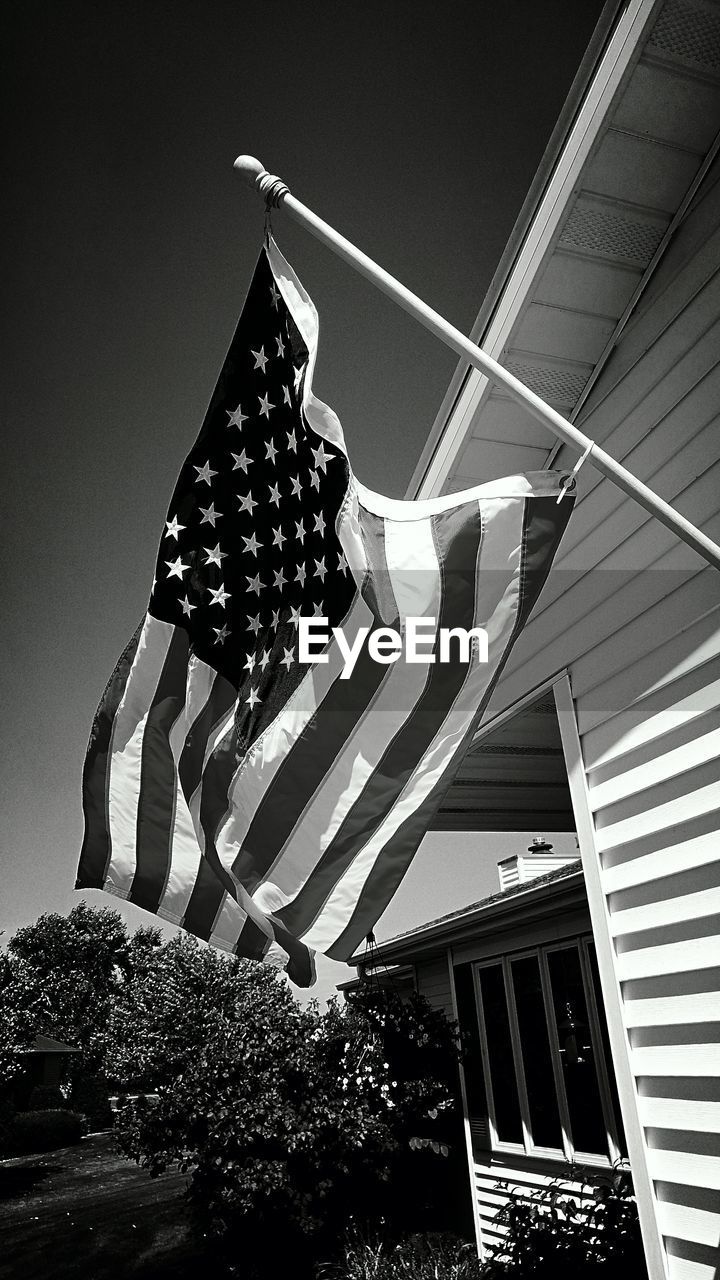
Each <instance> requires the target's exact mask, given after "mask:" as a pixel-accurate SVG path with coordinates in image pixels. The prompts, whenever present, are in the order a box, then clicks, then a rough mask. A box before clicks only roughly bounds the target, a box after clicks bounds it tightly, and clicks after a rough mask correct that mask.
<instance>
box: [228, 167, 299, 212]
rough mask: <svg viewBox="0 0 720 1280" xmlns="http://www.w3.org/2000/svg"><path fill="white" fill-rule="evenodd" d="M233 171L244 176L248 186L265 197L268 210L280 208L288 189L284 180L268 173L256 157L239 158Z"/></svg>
mask: <svg viewBox="0 0 720 1280" xmlns="http://www.w3.org/2000/svg"><path fill="white" fill-rule="evenodd" d="M233 169H235V171H236V173H239V174H241V175H242V177H243V178H244V179H245V181H246V182H247V184H248V186H250V187H254V188H255V190H256V191H259V193H260V195H261V196H264V198H265V203H266V205H267V207H268V209H278V208H279V207H280V205H281V204H282V202H283V200H284V199H285V196H286V195H287V194H288V189H287V187H286V186H285V183H284V182H283V181H282V179H281V178H277V177H276V176H275V174H274V173H268V172H267V169H265V168H264V167H263V165H261V163H260V161H259V160H256V159H255V156H238V158H237V160H236V161H235V163H234V165H233Z"/></svg>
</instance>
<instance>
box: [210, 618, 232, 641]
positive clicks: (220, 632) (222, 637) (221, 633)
mask: <svg viewBox="0 0 720 1280" xmlns="http://www.w3.org/2000/svg"><path fill="white" fill-rule="evenodd" d="M213 631H214V632H215V635H216V636H217V640H216V641H215V644H224V643H225V641H226V640H227V638H228V636H229V635H230V628H229V626H228V624H227V622H224V623H223V625H222V626H221V627H213Z"/></svg>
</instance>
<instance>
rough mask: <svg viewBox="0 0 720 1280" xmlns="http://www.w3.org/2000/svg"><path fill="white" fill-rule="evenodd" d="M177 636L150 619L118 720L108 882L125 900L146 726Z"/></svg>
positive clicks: (112, 760)
mask: <svg viewBox="0 0 720 1280" xmlns="http://www.w3.org/2000/svg"><path fill="white" fill-rule="evenodd" d="M174 632H175V628H174V627H173V626H171V625H170V624H169V623H167V622H161V621H160V620H159V619H157V618H153V617H151V616H150V614H147V615H146V617H145V622H144V624H143V629H142V633H141V635H140V639H139V641H138V647H137V652H136V654H135V661H134V662H133V665H132V668H131V671H130V674H129V676H128V681H127V684H126V686H125V692H124V694H123V698H122V701H121V703H120V706H119V707H118V711H117V715H116V717H115V724H114V728H113V737H112V742H111V745H110V771H109V782H108V811H109V816H110V832H111V853H110V862H109V865H108V869H107V879H108V880H109V881H110V883H111V885H112V888H113V892H115V893H119V894H120V896H122V897H127V896H128V894H129V893H130V890H131V886H132V882H133V877H134V875H135V867H136V837H137V817H138V807H139V801H140V778H141V771H142V746H143V738H144V735H145V724H146V721H147V716H148V713H149V711H150V708H151V706H152V703H153V698H154V696H155V690H156V689H157V685H158V681H159V680H160V677H161V675H162V671H163V667H164V665H165V659H166V657H167V653H168V650H169V648H170V645H171V643H172V639H173V635H174Z"/></svg>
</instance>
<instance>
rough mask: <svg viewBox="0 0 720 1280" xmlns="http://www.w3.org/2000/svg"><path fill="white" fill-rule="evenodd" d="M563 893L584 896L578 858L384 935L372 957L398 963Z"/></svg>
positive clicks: (358, 960) (359, 959) (354, 959)
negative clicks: (439, 914)
mask: <svg viewBox="0 0 720 1280" xmlns="http://www.w3.org/2000/svg"><path fill="white" fill-rule="evenodd" d="M563 895H567V896H568V897H569V898H571V899H575V898H577V897H578V896H580V897H585V877H584V874H583V869H582V864H581V862H580V861H579V860H578V861H577V862H573V863H569V864H568V865H567V866H565V867H560V868H558V870H556V871H551V872H549V873H548V874H547V875H545V876H539V877H538V878H537V879H536V880H529V881H527V882H526V883H525V884H522V885H515V886H513V887H512V888H511V889H507V890H505V892H504V893H499V894H493V895H492V896H491V897H489V898H484V899H482V900H481V901H480V902H475V903H472V904H471V905H470V906H468V907H465V908H462V909H461V910H460V911H454V912H451V913H450V914H449V915H446V916H441V917H440V919H438V920H431V921H429V923H427V924H422V925H418V926H417V927H416V928H414V929H410V930H408V932H407V933H400V934H397V935H396V936H395V937H394V938H388V940H387V941H386V942H379V943H377V944H376V945H375V946H374V948H373V959H374V960H375V959H377V960H379V961H381V962H383V963H386V962H388V961H389V962H390V963H393V964H396V963H401V962H402V960H403V959H409V958H410V956H411V955H416V954H417V953H418V952H419V951H427V950H429V949H432V950H436V949H437V948H438V947H443V946H446V945H448V944H449V943H451V942H455V941H457V940H458V937H459V935H462V934H464V933H466V932H468V931H472V930H474V929H476V928H477V927H478V925H480V924H482V925H483V927H484V926H485V923H486V922H487V921H492V922H493V925H494V923H495V921H496V919H497V918H499V917H502V916H507V915H511V914H513V913H515V914H518V915H522V914H524V913H525V912H526V911H530V912H533V911H534V909H535V908H536V906H538V905H542V904H543V903H544V902H545V900H546V899H547V898H552V897H560V896H563ZM363 959H364V956H363V955H362V954H357V953H356V954H355V955H352V956H351V957H350V959H349V960H348V961H347V963H348V964H351V965H359V964H362V963H363Z"/></svg>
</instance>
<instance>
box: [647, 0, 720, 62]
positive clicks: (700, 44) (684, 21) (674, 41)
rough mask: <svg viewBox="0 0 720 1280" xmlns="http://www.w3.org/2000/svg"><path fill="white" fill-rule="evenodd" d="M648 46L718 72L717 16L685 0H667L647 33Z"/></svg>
mask: <svg viewBox="0 0 720 1280" xmlns="http://www.w3.org/2000/svg"><path fill="white" fill-rule="evenodd" d="M648 48H649V49H650V50H652V49H657V50H658V52H660V53H662V54H665V55H666V56H669V57H673V58H682V60H683V61H684V62H694V63H696V64H697V65H698V66H701V67H711V68H712V69H713V70H715V71H718V70H720V15H719V14H718V13H717V12H714V11H712V10H711V9H709V8H704V7H700V6H699V5H694V4H687V3H685V2H684V0H668V3H667V4H666V5H665V7H664V9H663V10H662V13H661V14H660V16H659V18H658V20H657V22H656V23H655V26H654V27H653V30H652V32H651V34H650V39H649V41H648Z"/></svg>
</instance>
